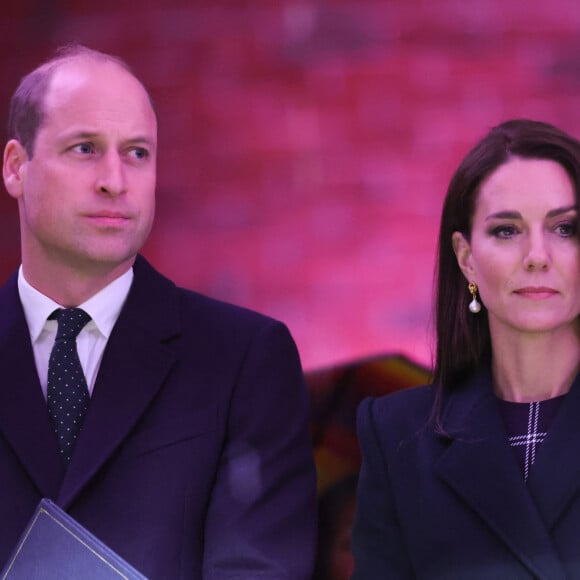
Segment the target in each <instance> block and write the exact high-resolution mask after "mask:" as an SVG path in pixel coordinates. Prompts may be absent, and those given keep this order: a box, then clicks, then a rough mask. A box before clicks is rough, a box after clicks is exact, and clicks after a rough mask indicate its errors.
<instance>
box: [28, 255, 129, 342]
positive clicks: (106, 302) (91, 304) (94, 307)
mask: <svg viewBox="0 0 580 580" xmlns="http://www.w3.org/2000/svg"><path fill="white" fill-rule="evenodd" d="M132 282H133V268H129V270H127V272H125V273H124V274H122V275H121V276H119V277H118V278H116V279H115V280H113V281H112V282H111V283H110V284H108V285H107V286H105V287H104V288H103V289H102V290H100V291H99V292H97V293H96V294H95V295H94V296H91V298H89V299H88V300H87V301H86V302H83V303H82V304H80V305H79V308H82V309H83V310H84V311H85V312H87V313H88V314H89V316H90V317H91V319H92V323H94V325H95V327H96V328H97V329H98V330H99V332H100V333H101V334H102V335H103V336H104V337H105V338H107V339H108V338H109V335H110V334H111V331H112V330H113V326H115V322H117V318H118V317H119V314H120V312H121V308H122V307H123V304H124V303H125V299H126V298H127V295H128V294H129V290H130V288H131V283H132ZM18 294H19V296H20V301H21V302H22V308H23V310H24V317H25V318H26V324H27V325H28V330H29V332H30V339H31V341H32V342H33V343H34V342H36V341H37V340H38V337H39V336H40V333H41V332H42V330H43V329H44V326H45V324H46V321H47V318H48V317H49V316H50V314H51V313H52V312H53V311H54V310H55V309H57V308H63V306H62V305H60V304H58V303H57V302H55V301H54V300H52V299H51V298H49V297H48V296H45V295H44V294H42V293H41V292H39V291H38V290H36V288H33V287H32V286H31V285H30V284H29V283H28V282H27V281H26V278H25V277H24V273H23V271H22V266H20V268H19V270H18ZM89 324H91V323H89Z"/></svg>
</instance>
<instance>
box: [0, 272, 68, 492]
mask: <svg viewBox="0 0 580 580" xmlns="http://www.w3.org/2000/svg"><path fill="white" fill-rule="evenodd" d="M0 312H2V317H1V318H0V377H2V381H1V385H0V431H1V432H2V435H3V437H4V438H5V439H6V440H7V442H8V444H9V445H10V446H11V447H12V449H13V451H14V453H15V454H16V456H17V457H18V459H19V461H20V462H21V464H22V465H23V467H24V469H26V471H27V472H28V474H29V476H30V478H31V479H32V481H33V482H34V484H35V485H36V486H37V488H38V490H39V493H40V494H41V495H42V496H44V497H49V498H55V497H56V495H57V493H58V489H59V486H60V482H61V480H62V476H63V472H64V470H63V467H62V462H61V460H60V456H59V452H58V446H57V442H56V437H55V435H54V431H53V429H52V425H51V424H50V419H49V417H48V411H47V407H46V402H45V400H44V397H43V396H42V390H41V387H40V382H39V380H38V374H37V371H36V366H35V363H34V354H33V352H32V345H31V343H30V335H29V332H28V327H27V325H26V320H25V318H24V312H23V310H22V305H21V303H20V299H19V297H18V289H17V277H16V274H15V275H14V276H12V278H10V280H8V282H7V283H6V284H5V285H4V286H3V287H2V288H1V289H0Z"/></svg>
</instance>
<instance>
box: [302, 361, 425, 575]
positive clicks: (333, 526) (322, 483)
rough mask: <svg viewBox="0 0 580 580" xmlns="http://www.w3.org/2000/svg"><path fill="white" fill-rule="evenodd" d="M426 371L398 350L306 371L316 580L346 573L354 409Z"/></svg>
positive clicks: (354, 472) (417, 380)
mask: <svg viewBox="0 0 580 580" xmlns="http://www.w3.org/2000/svg"><path fill="white" fill-rule="evenodd" d="M429 376H430V371H429V369H427V368H426V367H423V366H421V365H418V364H416V363H414V362H412V361H410V360H409V359H408V358H406V357H404V356H402V355H382V356H377V357H372V358H368V359H362V360H358V361H354V362H351V363H346V364H344V365H338V366H334V367H332V368H329V369H321V370H318V371H312V372H309V373H307V374H306V382H307V384H308V389H309V393H310V401H311V433H312V441H313V445H314V456H315V460H316V470H317V475H318V498H319V501H318V509H319V530H318V532H319V533H318V556H317V562H316V574H315V580H343V579H346V578H350V575H351V573H352V568H353V558H352V553H351V548H350V538H351V530H352V523H353V518H354V512H355V495H356V482H357V479H358V472H359V469H360V463H361V455H360V449H359V446H358V440H357V436H356V409H357V407H358V404H359V403H360V402H361V401H362V400H363V399H364V398H365V397H369V396H371V397H379V396H382V395H386V394H389V393H393V392H395V391H398V390H401V389H405V388H409V387H413V386H417V385H422V384H426V383H427V382H429Z"/></svg>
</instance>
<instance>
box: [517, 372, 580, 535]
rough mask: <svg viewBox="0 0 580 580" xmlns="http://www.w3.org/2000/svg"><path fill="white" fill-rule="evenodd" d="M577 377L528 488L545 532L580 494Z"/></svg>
mask: <svg viewBox="0 0 580 580" xmlns="http://www.w3.org/2000/svg"><path fill="white" fill-rule="evenodd" d="M579 418H580V374H579V375H577V376H576V380H575V382H574V384H573V385H572V387H571V389H570V392H569V393H568V395H567V396H566V398H565V399H564V401H563V402H562V406H561V408H560V410H559V411H558V414H557V415H556V417H555V419H554V422H553V424H552V425H551V427H550V429H549V431H548V435H547V437H546V439H545V440H544V442H543V443H542V445H541V446H540V448H539V450H538V452H537V456H536V461H535V463H534V465H533V466H532V468H531V470H530V475H529V477H528V487H529V490H530V494H531V495H532V497H533V498H534V501H535V503H536V505H537V508H538V511H539V512H540V514H541V516H542V519H543V521H544V522H545V525H546V527H547V528H548V529H552V528H553V526H554V525H555V524H556V523H557V522H558V520H559V518H560V517H561V516H562V515H563V514H564V512H565V510H566V507H567V506H568V505H569V502H570V501H571V499H572V497H573V496H575V495H577V494H578V493H579V492H580V461H578V456H579V454H580V420H579Z"/></svg>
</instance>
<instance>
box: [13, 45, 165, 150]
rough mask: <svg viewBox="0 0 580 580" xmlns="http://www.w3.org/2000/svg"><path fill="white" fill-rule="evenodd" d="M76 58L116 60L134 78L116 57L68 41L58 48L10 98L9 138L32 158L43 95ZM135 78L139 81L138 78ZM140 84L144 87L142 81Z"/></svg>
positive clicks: (42, 113)
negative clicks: (65, 65)
mask: <svg viewBox="0 0 580 580" xmlns="http://www.w3.org/2000/svg"><path fill="white" fill-rule="evenodd" d="M79 58H87V59H92V60H97V61H101V62H111V63H115V64H117V65H119V66H120V67H121V68H123V69H125V70H126V71H127V72H129V73H130V74H131V75H133V76H134V77H135V78H136V79H137V77H136V76H135V74H134V73H133V71H132V70H131V67H130V66H129V65H128V64H127V63H126V62H125V61H124V60H122V59H121V58H119V57H116V56H113V55H110V54H106V53H104V52H100V51H98V50H94V49H92V48H88V47H87V46H84V45H82V44H69V45H65V46H62V47H60V48H58V49H57V50H56V52H55V54H54V56H53V57H52V58H51V59H50V60H48V61H46V62H45V63H43V64H41V65H40V66H39V67H37V68H35V69H34V70H33V71H32V72H30V73H28V74H27V75H26V76H25V77H23V78H22V79H21V81H20V83H19V85H18V87H17V88H16V91H15V92H14V94H13V95H12V99H11V100H10V109H9V112H8V139H17V140H18V141H19V142H20V143H21V145H22V146H23V147H24V148H25V149H26V152H27V153H28V156H29V157H31V158H32V155H33V152H34V142H35V140H36V135H37V133H38V130H39V129H40V127H41V126H42V124H43V122H44V97H45V95H46V93H47V92H48V87H49V85H50V81H51V80H52V77H53V75H54V72H55V71H56V70H57V69H58V68H59V67H60V66H62V65H63V64H67V63H69V62H71V61H72V60H75V59H79ZM137 80H138V81H139V79H137ZM139 82H141V81H139ZM141 85H142V86H143V83H141ZM143 89H144V90H145V92H146V93H147V96H148V97H149V101H150V102H151V106H152V107H153V111H154V112H155V107H154V105H153V100H152V98H151V95H150V94H149V91H148V90H147V89H146V87H145V86H143Z"/></svg>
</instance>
